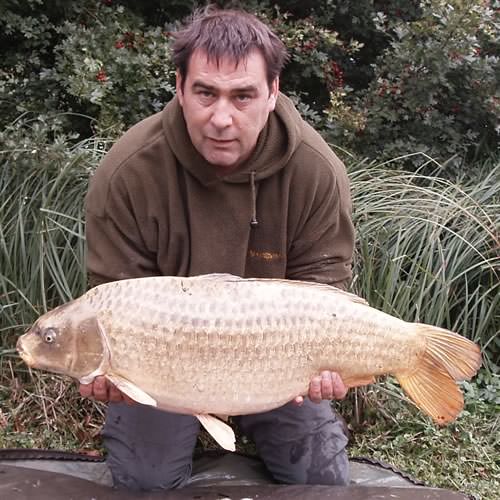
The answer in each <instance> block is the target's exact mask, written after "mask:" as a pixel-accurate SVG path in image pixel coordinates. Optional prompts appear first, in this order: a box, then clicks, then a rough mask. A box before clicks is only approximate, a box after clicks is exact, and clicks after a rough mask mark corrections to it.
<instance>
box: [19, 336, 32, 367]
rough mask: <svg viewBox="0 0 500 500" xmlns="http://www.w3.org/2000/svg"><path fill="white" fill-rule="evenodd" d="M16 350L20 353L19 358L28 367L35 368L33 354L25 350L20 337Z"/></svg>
mask: <svg viewBox="0 0 500 500" xmlns="http://www.w3.org/2000/svg"><path fill="white" fill-rule="evenodd" d="M16 349H17V352H18V354H19V356H20V357H21V359H22V360H23V361H24V362H25V363H26V364H27V365H28V366H33V362H34V360H33V357H32V356H31V354H30V353H29V352H27V351H25V350H24V348H23V341H22V337H20V338H19V339H18V341H17V344H16Z"/></svg>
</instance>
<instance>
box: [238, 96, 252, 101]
mask: <svg viewBox="0 0 500 500" xmlns="http://www.w3.org/2000/svg"><path fill="white" fill-rule="evenodd" d="M236 99H237V100H238V102H248V101H249V100H250V99H251V97H250V96H249V95H246V94H241V95H238V96H236Z"/></svg>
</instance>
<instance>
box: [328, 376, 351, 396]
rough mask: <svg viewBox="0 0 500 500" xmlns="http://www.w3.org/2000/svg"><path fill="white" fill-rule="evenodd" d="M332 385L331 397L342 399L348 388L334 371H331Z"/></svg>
mask: <svg viewBox="0 0 500 500" xmlns="http://www.w3.org/2000/svg"><path fill="white" fill-rule="evenodd" d="M331 377H332V386H333V397H334V398H335V399H344V398H345V397H346V395H347V391H348V388H347V387H346V385H345V384H344V382H343V380H342V379H341V378H340V375H339V374H338V373H336V372H334V373H331Z"/></svg>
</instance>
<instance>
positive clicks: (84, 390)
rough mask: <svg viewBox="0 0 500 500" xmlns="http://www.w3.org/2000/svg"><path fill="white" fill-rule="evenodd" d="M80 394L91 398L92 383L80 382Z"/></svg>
mask: <svg viewBox="0 0 500 500" xmlns="http://www.w3.org/2000/svg"><path fill="white" fill-rule="evenodd" d="M79 391H80V396H82V397H83V398H91V397H92V395H93V394H92V384H80V388H79Z"/></svg>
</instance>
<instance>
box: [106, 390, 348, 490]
mask: <svg viewBox="0 0 500 500" xmlns="http://www.w3.org/2000/svg"><path fill="white" fill-rule="evenodd" d="M235 420H236V423H237V424H238V426H239V428H240V429H241V431H242V432H243V433H244V434H245V435H247V436H248V437H250V438H252V439H253V440H254V442H255V444H256V447H257V452H258V454H259V456H260V458H261V459H262V460H263V462H264V463H265V465H266V467H267V469H268V470H269V471H270V472H271V474H272V475H273V477H274V478H275V480H276V481H278V482H281V483H288V484H323V485H325V484H326V485H334V484H340V485H343V484H347V483H348V481H349V462H348V459H347V454H346V451H345V447H346V445H347V436H346V430H345V425H344V423H343V421H342V419H341V418H340V417H338V416H337V415H336V414H335V413H334V412H333V411H332V409H331V406H330V404H329V402H328V401H323V402H321V403H320V404H316V403H312V402H311V401H309V399H305V400H304V404H303V405H302V406H300V407H297V406H295V405H293V404H291V403H289V404H287V405H285V406H282V407H281V408H277V409H275V410H272V411H269V412H266V413H259V414H254V415H245V416H240V417H235ZM198 432H199V422H198V420H197V419H196V418H195V417H193V416H190V415H178V414H173V413H167V412H163V411H159V410H156V409H154V408H151V407H148V406H143V405H133V406H129V405H127V404H125V403H110V404H109V406H108V412H107V416H106V422H105V425H104V429H103V438H104V445H105V447H106V449H107V452H108V454H107V463H108V466H109V468H110V470H111V473H112V475H113V481H114V485H115V486H116V487H119V488H127V489H132V490H146V491H151V490H159V489H172V488H180V487H182V486H184V485H185V484H186V482H187V481H188V479H189V478H190V476H191V469H192V456H193V451H194V448H195V445H196V439H197V435H198Z"/></svg>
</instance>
